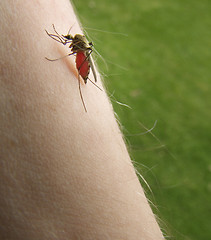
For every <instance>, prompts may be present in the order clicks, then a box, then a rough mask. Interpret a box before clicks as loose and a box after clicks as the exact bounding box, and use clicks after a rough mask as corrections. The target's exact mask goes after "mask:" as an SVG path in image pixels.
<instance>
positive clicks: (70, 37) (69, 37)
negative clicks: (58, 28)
mask: <svg viewBox="0 0 211 240" xmlns="http://www.w3.org/2000/svg"><path fill="white" fill-rule="evenodd" d="M62 37H64V38H66V39H67V40H73V37H72V35H70V34H67V35H62Z"/></svg>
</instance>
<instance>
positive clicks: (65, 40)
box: [52, 24, 67, 44]
mask: <svg viewBox="0 0 211 240" xmlns="http://www.w3.org/2000/svg"><path fill="white" fill-rule="evenodd" d="M52 25H53V30H54V32H55V33H56V34H57V36H59V37H60V38H61V39H62V40H63V41H64V42H65V44H66V43H67V39H65V38H64V37H63V36H62V35H60V34H59V33H58V32H57V31H56V28H55V26H54V24H52Z"/></svg>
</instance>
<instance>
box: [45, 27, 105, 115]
mask: <svg viewBox="0 0 211 240" xmlns="http://www.w3.org/2000/svg"><path fill="white" fill-rule="evenodd" d="M71 28H72V27H71ZM71 28H70V29H69V31H68V33H67V35H61V34H59V33H58V32H57V31H56V28H55V26H54V24H53V29H54V32H55V33H53V34H51V33H48V31H47V30H45V31H46V33H47V34H48V36H49V37H51V38H52V39H53V40H55V41H57V42H59V43H62V44H63V45H67V44H70V45H69V48H70V50H71V52H70V53H69V54H68V55H65V56H63V57H61V58H57V59H49V58H47V57H46V59H47V60H48V61H57V60H59V59H62V58H65V57H68V56H71V55H75V56H76V59H75V62H76V68H77V70H78V84H79V93H80V97H81V101H82V104H83V107H84V109H85V112H87V109H86V105H85V102H84V99H83V95H82V91H81V83H80V76H81V77H82V79H83V81H84V83H85V84H86V83H87V79H88V80H89V81H90V82H91V83H92V84H94V85H95V86H96V87H97V88H99V89H100V90H101V91H102V89H101V88H100V87H99V86H97V84H95V83H96V82H97V75H96V72H95V69H94V64H93V62H92V59H91V53H92V52H93V44H92V42H88V41H87V39H86V37H85V36H84V35H81V34H76V35H75V36H72V35H71V34H70V30H71ZM90 68H91V70H92V73H93V76H94V80H95V82H93V81H92V80H91V79H90V78H89V77H88V76H89V73H90Z"/></svg>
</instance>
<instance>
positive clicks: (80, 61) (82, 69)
mask: <svg viewBox="0 0 211 240" xmlns="http://www.w3.org/2000/svg"><path fill="white" fill-rule="evenodd" d="M75 62H76V68H77V69H78V72H79V74H80V75H81V77H82V78H83V79H84V82H85V83H86V80H87V78H88V75H89V70H90V64H89V61H88V59H86V55H85V52H77V54H76V60H75Z"/></svg>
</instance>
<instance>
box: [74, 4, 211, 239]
mask: <svg viewBox="0 0 211 240" xmlns="http://www.w3.org/2000/svg"><path fill="white" fill-rule="evenodd" d="M74 4H75V7H76V9H77V12H78V15H79V18H80V20H81V21H82V24H83V25H84V27H90V28H96V29H101V30H104V31H110V32H116V33H124V34H128V37H125V36H123V35H118V34H111V33H105V32H104V33H103V32H97V31H93V30H87V32H88V33H89V36H90V38H91V39H92V40H93V42H94V44H95V47H96V49H97V50H98V51H99V52H100V53H101V55H102V56H103V57H104V58H105V61H107V64H108V69H106V67H105V64H104V63H103V62H102V61H101V60H100V59H98V60H99V61H98V64H99V68H100V70H101V71H102V73H104V74H105V75H107V76H105V77H104V81H105V84H106V86H107V87H108V90H109V92H110V93H113V91H115V92H114V97H115V98H116V99H117V100H118V101H120V102H123V103H126V104H128V105H129V106H131V107H132V110H131V109H128V108H125V107H122V106H119V105H118V104H116V103H115V102H113V106H114V109H115V111H116V112H117V113H118V115H119V118H120V120H121V123H122V125H123V132H124V133H125V135H126V139H127V142H128V143H129V146H130V147H129V148H130V152H131V156H132V159H133V160H134V161H135V162H137V164H136V165H138V169H139V171H140V173H141V174H142V175H143V176H144V177H145V179H146V180H147V182H148V183H149V185H150V186H151V188H152V192H153V195H152V194H151V193H149V194H148V197H149V198H150V199H151V200H152V201H153V203H155V205H157V207H158V210H156V209H154V211H155V213H156V214H157V215H158V216H159V218H161V219H162V223H161V226H162V227H163V228H164V229H165V232H166V233H167V235H169V236H170V239H179V240H180V239H181V240H190V239H191V240H199V239H200V240H208V239H211V230H210V224H209V215H210V213H211V207H210V206H211V204H210V203H211V197H210V193H211V178H210V175H211V174H210V172H211V162H210V158H211V151H210V149H211V126H210V123H211V97H210V96H211V94H210V91H211V88H210V80H211V79H210V76H211V74H210V73H211V70H210V67H211V66H210V63H211V59H210V55H209V54H210V49H211V41H210V39H211V33H210V29H211V24H210V22H211V18H210V17H209V16H210V12H211V2H210V0H201V1H198V0H131V1H120V0H115V1H111V0H87V1H83V0H75V1H74ZM156 120H157V125H156V127H155V128H154V130H153V133H154V134H155V135H156V137H157V138H158V139H159V141H160V142H161V143H162V144H164V145H165V147H162V144H161V143H160V142H159V141H157V140H156V138H154V137H153V136H152V135H150V134H145V135H139V136H135V135H134V136H129V135H131V134H134V133H141V132H144V131H145V130H144V128H143V127H142V126H141V124H140V123H139V122H141V123H142V124H143V125H144V126H146V127H147V128H151V127H152V126H153V125H154V122H155V121H156ZM127 135H128V136H127ZM138 163H139V164H138ZM146 191H147V188H146Z"/></svg>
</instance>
